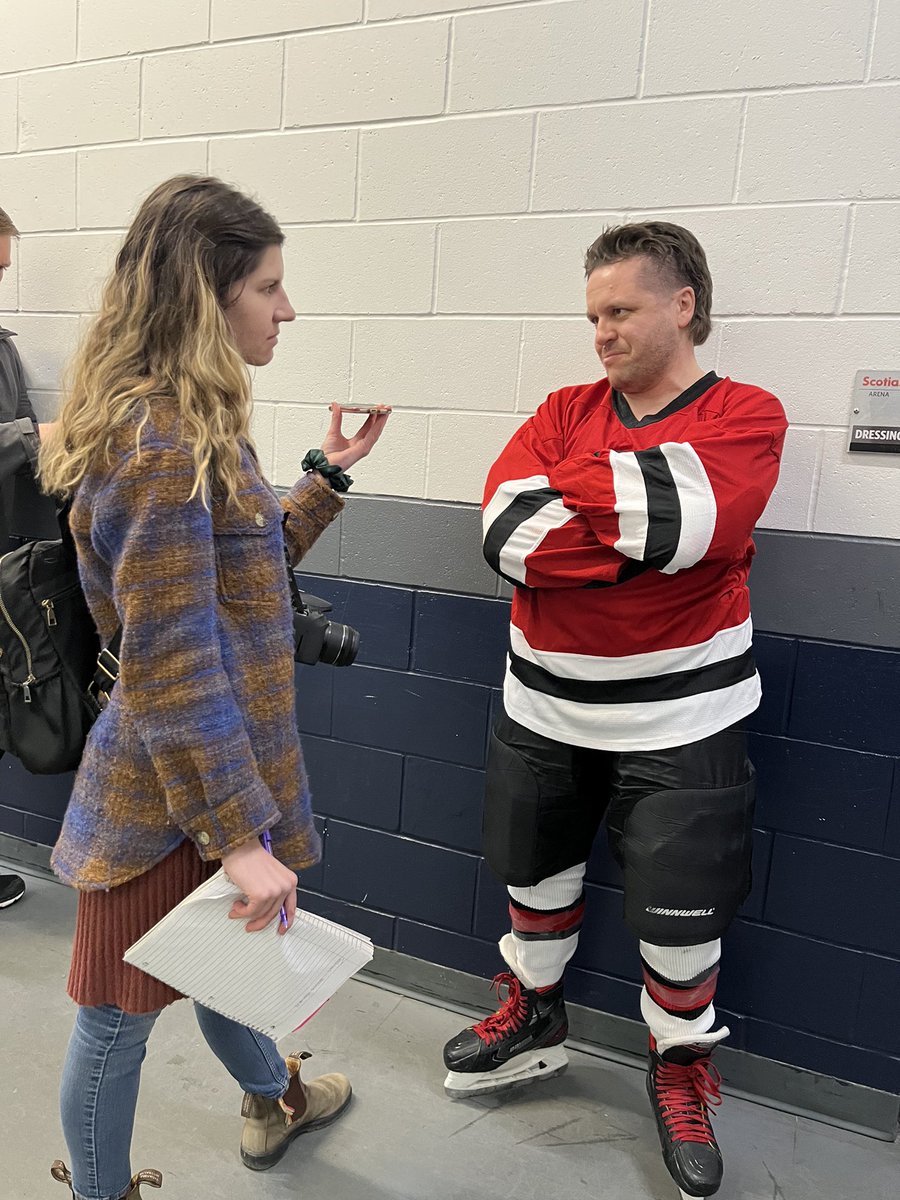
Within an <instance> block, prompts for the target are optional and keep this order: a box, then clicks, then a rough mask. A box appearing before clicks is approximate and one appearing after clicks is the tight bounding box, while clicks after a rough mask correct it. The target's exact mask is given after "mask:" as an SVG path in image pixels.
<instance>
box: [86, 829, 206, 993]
mask: <svg viewBox="0 0 900 1200" xmlns="http://www.w3.org/2000/svg"><path fill="white" fill-rule="evenodd" d="M220 865H221V864H220V863H218V862H209V863H206V862H204V861H203V859H202V858H201V857H200V855H199V854H198V853H197V850H196V847H195V846H194V843H193V842H192V841H191V840H190V838H187V839H185V841H183V842H182V843H181V845H180V846H178V847H177V848H176V849H175V850H173V851H172V853H171V854H169V855H167V856H166V857H165V858H164V859H163V860H162V862H158V863H157V864H156V866H155V867H151V868H150V870H149V871H145V872H144V874H143V875H138V876H137V878H136V879H130V880H129V881H128V883H123V884H120V886H119V887H115V888H112V889H111V890H110V891H108V892H79V894H78V912H77V915H76V918H75V944H74V946H73V948H72V966H71V968H70V970H69V983H68V993H69V995H70V996H71V997H72V999H73V1000H74V1001H75V1003H76V1004H82V1005H85V1006H90V1007H93V1006H95V1005H100V1004H113V1005H115V1006H116V1007H117V1008H121V1009H124V1011H125V1012H128V1013H148V1012H155V1011H156V1009H158V1008H165V1006H166V1005H167V1004H172V1003H173V1001H175V1000H181V999H183V997H182V995H181V993H180V992H176V991H175V989H174V988H171V987H169V985H168V984H166V983H161V982H160V981H159V980H158V979H154V978H153V977H152V975H145V974H144V972H143V971H139V970H138V969H137V967H130V966H129V965H128V964H127V963H124V962H122V955H123V954H124V953H125V951H126V950H127V949H128V947H129V946H130V945H132V943H133V942H136V941H137V940H138V938H139V937H143V935H144V934H145V933H146V932H147V930H148V929H149V928H150V927H151V925H155V924H156V922H157V921H159V920H161V919H162V918H163V917H164V916H165V915H166V913H167V912H169V910H170V909H172V908H174V907H175V905H176V904H178V903H180V901H182V900H183V899H184V898H185V896H186V895H187V894H188V892H192V891H193V890H194V888H196V887H199V886H200V884H201V883H202V882H203V881H204V879H208V878H209V876H210V875H213V874H215V872H216V871H217V870H218V868H219V866H220Z"/></svg>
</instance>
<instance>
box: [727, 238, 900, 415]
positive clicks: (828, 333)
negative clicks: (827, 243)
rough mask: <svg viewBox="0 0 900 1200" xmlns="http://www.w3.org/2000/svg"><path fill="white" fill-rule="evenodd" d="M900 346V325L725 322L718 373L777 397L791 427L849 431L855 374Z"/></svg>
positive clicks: (887, 360) (882, 362)
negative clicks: (844, 427) (838, 427)
mask: <svg viewBox="0 0 900 1200" xmlns="http://www.w3.org/2000/svg"><path fill="white" fill-rule="evenodd" d="M898 249H900V246H898ZM898 346H900V321H882V320H877V321H876V320H873V321H841V320H828V321H825V320H818V321H817V320H809V321H806V320H804V321H779V320H772V321H734V322H729V321H726V322H724V328H723V334H722V349H721V352H720V354H719V367H718V370H719V374H720V375H729V376H730V377H731V378H732V379H740V380H742V381H743V382H745V383H757V384H759V386H760V387H764V388H767V389H768V390H769V391H770V392H774V393H775V395H776V396H777V397H778V398H779V400H781V402H782V404H783V405H784V407H785V411H786V412H787V415H788V419H789V420H791V421H793V422H798V423H800V424H802V425H846V424H847V423H848V421H849V419H850V400H851V394H852V390H853V379H854V376H855V374H856V372H857V371H859V370H862V369H863V368H865V367H867V366H871V367H873V368H875V369H880V368H882V367H885V366H890V365H891V364H892V363H893V362H894V360H895V359H896V358H897V347H898Z"/></svg>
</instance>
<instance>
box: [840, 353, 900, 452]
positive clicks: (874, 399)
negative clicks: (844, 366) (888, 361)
mask: <svg viewBox="0 0 900 1200" xmlns="http://www.w3.org/2000/svg"><path fill="white" fill-rule="evenodd" d="M848 449H849V450H862V451H865V452H867V453H869V454H900V371H857V372H856V381H855V383H854V385H853V406H852V411H851V414H850V445H849V447H848Z"/></svg>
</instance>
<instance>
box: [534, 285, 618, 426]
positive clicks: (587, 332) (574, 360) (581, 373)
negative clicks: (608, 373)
mask: <svg viewBox="0 0 900 1200" xmlns="http://www.w3.org/2000/svg"><path fill="white" fill-rule="evenodd" d="M573 275H574V276H575V277H576V278H577V275H576V273H575V272H574V271H573ZM522 327H523V334H522V366H521V370H520V372H519V389H518V400H517V402H516V410H517V411H518V412H527V413H532V412H534V410H535V409H536V408H537V407H538V405H540V404H543V403H544V401H545V400H546V399H547V396H548V395H549V394H550V392H554V391H556V390H557V389H558V388H561V387H567V386H568V385H569V384H573V383H593V382H594V380H595V379H601V378H602V377H603V376H604V374H605V372H604V370H603V364H602V363H601V362H600V359H599V358H598V357H597V353H596V351H595V350H594V331H593V328H592V327H591V326H590V325H589V324H588V322H587V321H586V320H585V319H584V318H583V317H582V318H580V319H579V318H575V317H571V318H568V319H566V320H561V321H540V320H525V321H523V322H522Z"/></svg>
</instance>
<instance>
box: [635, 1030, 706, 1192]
mask: <svg viewBox="0 0 900 1200" xmlns="http://www.w3.org/2000/svg"><path fill="white" fill-rule="evenodd" d="M710 1051H711V1047H710V1046H708V1045H705V1046H704V1045H691V1046H670V1047H669V1049H667V1050H666V1051H664V1053H663V1054H659V1052H658V1051H657V1049H656V1043H655V1041H654V1040H653V1038H652V1037H651V1039H650V1068H649V1070H648V1072H647V1092H648V1094H649V1096H650V1105H651V1107H652V1109H653V1113H654V1115H655V1117H656V1128H657V1131H658V1133H659V1141H660V1145H661V1146H662V1152H663V1159H664V1161H665V1164H666V1168H667V1170H668V1172H669V1174H670V1175H671V1176H672V1178H673V1179H674V1180H675V1182H676V1183H677V1184H678V1186H679V1188H680V1189H681V1193H682V1196H688V1197H692V1196H712V1195H714V1194H715V1193H716V1192H717V1191H718V1190H719V1185H720V1184H721V1182H722V1155H721V1152H720V1150H719V1147H718V1144H717V1142H716V1138H715V1134H714V1133H713V1129H712V1125H711V1124H710V1121H709V1106H710V1105H718V1104H721V1102H722V1098H721V1096H720V1095H719V1085H720V1084H721V1082H722V1077H721V1076H720V1075H719V1072H718V1071H717V1070H716V1068H715V1067H714V1066H713V1065H712V1063H711V1062H710Z"/></svg>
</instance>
